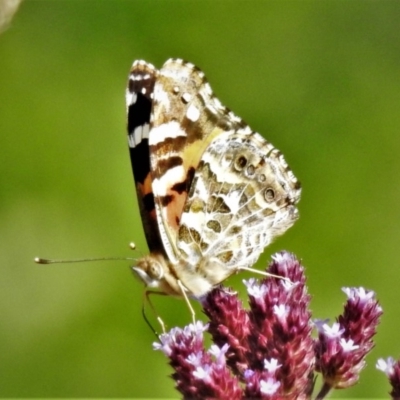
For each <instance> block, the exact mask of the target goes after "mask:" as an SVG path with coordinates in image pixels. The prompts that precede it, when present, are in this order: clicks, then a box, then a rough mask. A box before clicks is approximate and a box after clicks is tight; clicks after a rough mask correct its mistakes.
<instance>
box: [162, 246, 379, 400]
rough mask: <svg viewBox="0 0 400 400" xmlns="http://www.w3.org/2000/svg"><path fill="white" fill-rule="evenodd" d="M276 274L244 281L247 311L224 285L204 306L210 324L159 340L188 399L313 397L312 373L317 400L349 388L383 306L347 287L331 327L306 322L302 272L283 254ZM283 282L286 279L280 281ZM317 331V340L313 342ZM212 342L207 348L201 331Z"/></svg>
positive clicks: (307, 312)
mask: <svg viewBox="0 0 400 400" xmlns="http://www.w3.org/2000/svg"><path fill="white" fill-rule="evenodd" d="M267 272H268V273H270V274H273V275H275V276H279V277H281V279H280V278H276V277H269V278H264V279H262V280H260V281H259V280H256V279H254V278H252V279H249V280H247V281H244V283H245V285H246V287H247V292H248V297H249V306H250V307H249V309H248V310H247V309H245V308H244V307H243V304H242V302H241V301H240V300H239V299H238V297H237V295H236V294H235V293H233V292H232V291H230V290H228V289H226V288H216V289H214V290H213V291H211V292H210V293H209V294H208V295H207V296H206V297H205V298H204V299H203V301H202V303H203V309H204V312H205V314H206V315H207V316H208V317H209V319H210V322H209V324H208V325H207V326H203V324H202V323H200V322H198V323H197V324H196V325H193V324H191V325H189V326H188V327H186V328H184V329H179V328H174V329H172V330H171V331H170V332H169V333H166V334H163V335H161V336H160V343H156V344H155V348H156V349H160V350H162V351H163V352H164V353H165V354H166V355H167V357H168V358H169V360H170V365H171V366H172V367H173V369H174V373H173V375H172V377H173V379H174V380H175V382H176V387H177V389H178V390H179V391H180V392H181V393H182V394H183V396H184V398H185V399H212V398H218V399H282V398H285V399H310V398H311V395H312V393H313V390H314V384H315V379H316V373H320V374H321V376H322V381H323V383H322V387H321V389H320V391H319V393H318V395H317V397H316V398H317V399H322V398H324V397H325V396H326V394H327V393H328V392H329V391H330V390H332V389H340V388H346V387H349V386H351V385H354V384H355V383H356V382H357V380H358V378H359V373H360V371H361V369H362V368H363V367H364V365H365V361H364V359H365V356H366V354H367V353H368V352H369V351H370V350H371V348H372V347H373V342H372V336H373V335H374V334H375V333H376V326H377V324H378V320H379V317H380V315H381V314H382V309H381V307H380V306H379V305H378V302H377V301H376V299H375V297H374V293H373V292H371V291H366V290H364V289H363V288H358V289H355V288H345V289H343V291H344V292H345V293H346V295H347V297H348V300H347V302H346V304H345V307H344V313H343V315H341V316H339V317H338V318H337V322H336V323H334V324H333V325H332V326H329V325H328V324H327V323H326V321H318V322H316V323H315V324H314V323H313V322H312V320H311V312H310V308H309V306H310V295H309V294H308V293H307V287H306V278H305V275H304V268H303V266H302V265H301V264H300V262H299V261H298V260H297V259H296V257H295V256H294V255H292V254H290V253H287V252H281V253H277V254H275V255H274V256H273V260H272V262H271V264H270V265H269V268H268V270H267ZM282 278H283V279H282ZM314 326H317V329H318V332H319V333H318V339H314V338H313V337H312V331H313V328H314ZM206 329H207V330H208V332H209V333H210V334H211V337H212V340H213V342H214V345H213V346H211V349H210V350H209V351H207V350H205V347H204V342H203V333H204V331H205V330H206Z"/></svg>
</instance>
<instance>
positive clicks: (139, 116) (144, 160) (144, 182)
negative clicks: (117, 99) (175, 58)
mask: <svg viewBox="0 0 400 400" xmlns="http://www.w3.org/2000/svg"><path fill="white" fill-rule="evenodd" d="M157 76H158V71H157V70H156V69H155V68H154V66H153V65H151V64H149V63H146V62H145V61H142V60H137V61H135V62H134V63H133V65H132V68H131V71H130V73H129V80H128V86H127V89H126V107H127V116H128V144H129V153H130V158H131V164H132V170H133V174H134V179H135V186H136V194H137V198H138V204H139V209H140V214H141V219H142V224H143V228H144V232H145V235H146V240H147V244H148V246H149V249H150V251H151V252H161V253H163V251H164V247H163V244H162V241H161V237H160V233H159V230H158V222H157V215H156V210H155V205H154V195H153V189H152V177H151V172H150V169H151V168H150V148H149V140H148V139H149V131H150V115H151V111H152V108H153V91H154V85H155V82H156V80H157Z"/></svg>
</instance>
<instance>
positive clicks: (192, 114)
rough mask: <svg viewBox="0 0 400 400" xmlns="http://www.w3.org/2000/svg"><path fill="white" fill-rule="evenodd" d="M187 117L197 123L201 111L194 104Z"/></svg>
mask: <svg viewBox="0 0 400 400" xmlns="http://www.w3.org/2000/svg"><path fill="white" fill-rule="evenodd" d="M186 117H187V118H188V119H190V120H191V121H193V122H196V121H197V120H198V119H199V117H200V111H199V109H198V108H197V107H196V106H195V105H194V104H191V105H190V106H189V108H188V109H187V111H186Z"/></svg>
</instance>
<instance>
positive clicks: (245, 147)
mask: <svg viewBox="0 0 400 400" xmlns="http://www.w3.org/2000/svg"><path fill="white" fill-rule="evenodd" d="M299 195H300V190H299V185H298V182H297V179H296V178H295V177H294V175H293V174H292V173H291V171H290V172H288V170H287V164H286V163H285V162H284V160H283V156H282V155H281V154H280V152H279V151H278V150H276V149H274V147H273V146H272V145H271V144H270V143H268V142H267V141H266V140H265V139H264V138H263V137H261V136H260V135H259V134H258V133H255V132H252V133H247V132H244V133H243V132H242V133H240V132H236V133H234V134H230V133H228V134H223V135H221V136H219V137H217V138H216V139H214V140H213V141H212V142H211V143H210V145H209V146H208V148H207V149H206V151H205V152H204V153H203V155H202V157H201V160H200V163H199V165H198V168H197V169H196V173H195V175H194V179H193V182H192V187H191V190H190V192H189V195H188V198H187V201H186V204H185V208H184V210H183V214H182V217H181V221H180V226H179V234H178V242H177V247H178V249H179V251H180V253H181V258H183V259H186V260H190V263H189V262H188V263H187V265H195V266H196V269H197V272H198V273H199V274H201V275H202V276H206V277H207V278H208V280H209V281H210V282H212V284H216V283H218V282H221V281H223V280H225V279H226V278H227V277H228V276H229V275H231V274H232V273H233V272H234V271H238V270H239V269H241V268H247V267H251V266H252V265H253V264H254V263H255V262H256V261H257V259H258V257H259V255H260V254H261V252H262V251H263V250H264V248H265V247H266V246H267V245H269V244H270V243H271V242H272V240H273V239H274V238H275V237H276V236H279V235H280V234H282V233H283V232H284V231H286V229H288V228H289V227H290V226H292V225H293V223H294V222H295V220H296V219H297V217H298V213H297V209H296V207H295V205H294V204H295V203H296V202H297V201H298V198H299Z"/></svg>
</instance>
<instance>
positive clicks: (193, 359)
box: [153, 321, 242, 400]
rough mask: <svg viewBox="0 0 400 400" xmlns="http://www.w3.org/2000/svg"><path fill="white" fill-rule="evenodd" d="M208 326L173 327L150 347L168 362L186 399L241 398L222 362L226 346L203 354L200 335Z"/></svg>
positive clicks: (223, 399) (199, 324)
mask: <svg viewBox="0 0 400 400" xmlns="http://www.w3.org/2000/svg"><path fill="white" fill-rule="evenodd" d="M205 329H207V325H203V324H202V323H201V322H200V321H198V322H197V323H196V324H195V325H194V324H190V325H188V326H186V327H185V328H184V329H180V328H173V329H171V331H170V332H168V333H164V334H162V335H160V343H155V344H154V345H153V347H154V349H155V350H161V351H162V352H163V353H164V354H166V355H167V356H168V358H169V359H170V365H171V366H172V368H173V369H174V370H175V372H174V373H173V374H172V377H173V379H174V380H175V382H176V388H177V389H178V390H179V391H180V392H181V393H182V394H183V396H184V398H187V399H207V398H208V399H222V400H225V399H226V400H230V399H241V398H242V389H241V387H240V385H239V381H238V379H237V378H236V377H235V376H232V375H231V373H230V371H229V370H228V369H227V366H226V363H225V353H226V351H227V350H228V345H225V346H223V347H222V348H218V346H212V349H211V351H206V350H205V348H204V343H203V332H204V331H205Z"/></svg>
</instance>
